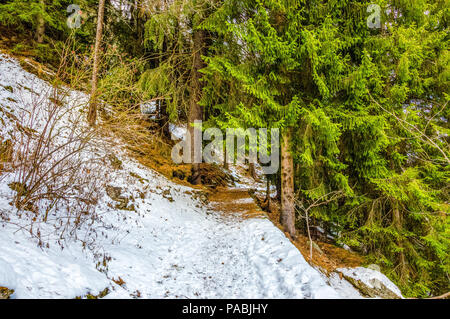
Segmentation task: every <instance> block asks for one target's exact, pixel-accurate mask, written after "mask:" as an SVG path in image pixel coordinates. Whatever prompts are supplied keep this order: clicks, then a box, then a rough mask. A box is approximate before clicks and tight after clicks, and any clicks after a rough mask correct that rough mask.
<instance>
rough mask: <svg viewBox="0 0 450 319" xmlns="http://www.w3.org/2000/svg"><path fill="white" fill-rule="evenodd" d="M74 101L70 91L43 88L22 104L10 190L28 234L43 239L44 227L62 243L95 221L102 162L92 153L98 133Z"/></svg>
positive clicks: (22, 101) (14, 147)
mask: <svg viewBox="0 0 450 319" xmlns="http://www.w3.org/2000/svg"><path fill="white" fill-rule="evenodd" d="M76 98H77V96H76V94H74V93H73V91H70V90H69V89H67V88H64V87H57V86H56V87H50V86H43V90H40V91H39V95H38V94H30V95H27V96H21V99H20V101H19V102H18V105H19V106H20V107H19V109H20V112H19V113H20V114H18V116H17V117H16V121H15V126H16V127H15V130H14V133H13V136H12V139H11V140H12V143H13V146H12V150H13V153H12V163H11V166H12V167H11V170H12V171H13V173H12V181H11V182H10V183H9V186H10V188H11V189H13V190H14V191H15V196H14V198H13V204H14V205H15V207H16V208H17V209H18V212H19V216H20V217H21V216H22V215H27V216H29V217H30V223H29V225H28V226H29V227H30V232H31V233H32V234H33V235H34V236H37V237H39V239H40V238H41V236H42V235H43V234H41V230H40V227H39V225H41V224H43V223H45V224H47V225H48V224H51V225H53V226H54V231H56V232H57V234H58V235H59V236H60V237H61V238H64V237H70V236H74V235H76V231H77V229H79V228H80V226H81V225H82V224H84V223H86V222H93V221H94V220H95V219H96V215H95V209H94V207H95V204H96V203H97V200H98V193H99V188H100V183H99V176H100V175H101V172H100V168H101V165H102V162H101V158H100V157H99V156H97V155H94V154H95V152H93V151H92V149H93V140H92V138H93V137H94V136H95V134H96V132H95V131H94V130H92V129H90V128H89V127H88V126H87V125H86V123H85V118H84V116H82V113H81V112H80V111H81V110H82V109H83V107H82V106H80V104H79V103H80V102H81V101H74V99H76ZM78 98H83V96H82V95H81V94H80V95H79V96H78ZM76 104H78V105H76Z"/></svg>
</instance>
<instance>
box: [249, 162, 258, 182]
mask: <svg viewBox="0 0 450 319" xmlns="http://www.w3.org/2000/svg"><path fill="white" fill-rule="evenodd" d="M248 172H249V174H250V176H251V177H252V178H253V179H254V180H256V179H257V178H258V176H257V175H256V168H255V163H248Z"/></svg>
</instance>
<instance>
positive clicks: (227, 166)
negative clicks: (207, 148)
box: [223, 141, 230, 169]
mask: <svg viewBox="0 0 450 319" xmlns="http://www.w3.org/2000/svg"><path fill="white" fill-rule="evenodd" d="M223 168H225V169H229V168H230V165H228V161H227V143H226V141H225V145H224V146H223Z"/></svg>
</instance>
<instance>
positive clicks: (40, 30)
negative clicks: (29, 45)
mask: <svg viewBox="0 0 450 319" xmlns="http://www.w3.org/2000/svg"><path fill="white" fill-rule="evenodd" d="M39 5H40V6H41V9H42V11H45V2H44V0H39ZM44 34H45V20H44V16H43V14H39V15H38V17H37V29H36V41H37V43H44Z"/></svg>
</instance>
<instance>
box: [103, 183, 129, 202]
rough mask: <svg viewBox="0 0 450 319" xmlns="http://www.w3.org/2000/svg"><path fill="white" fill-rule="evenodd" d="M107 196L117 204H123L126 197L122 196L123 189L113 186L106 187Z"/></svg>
mask: <svg viewBox="0 0 450 319" xmlns="http://www.w3.org/2000/svg"><path fill="white" fill-rule="evenodd" d="M106 194H107V195H108V196H109V197H110V198H111V199H112V200H114V201H116V202H122V201H123V200H124V199H126V198H125V197H123V196H121V195H122V188H121V187H115V186H111V185H107V186H106Z"/></svg>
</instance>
